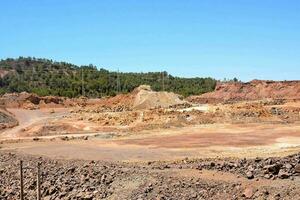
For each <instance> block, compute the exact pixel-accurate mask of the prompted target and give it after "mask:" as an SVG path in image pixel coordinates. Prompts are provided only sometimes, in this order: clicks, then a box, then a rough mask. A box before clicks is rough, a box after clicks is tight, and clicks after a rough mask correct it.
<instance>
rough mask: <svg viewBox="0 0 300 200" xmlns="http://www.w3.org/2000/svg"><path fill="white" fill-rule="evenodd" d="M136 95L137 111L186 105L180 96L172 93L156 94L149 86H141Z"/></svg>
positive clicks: (135, 106) (135, 104) (134, 104)
mask: <svg viewBox="0 0 300 200" xmlns="http://www.w3.org/2000/svg"><path fill="white" fill-rule="evenodd" d="M133 94H134V95H135V98H134V102H133V108H134V109H137V110H141V109H151V108H157V107H161V108H167V107H170V106H173V105H179V104H183V103H185V102H184V101H183V100H181V99H180V97H179V95H177V94H175V93H172V92H154V91H152V90H151V88H150V86H148V85H141V86H139V87H138V88H136V89H135V90H134V91H133Z"/></svg>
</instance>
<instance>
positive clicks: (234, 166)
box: [0, 150, 300, 200]
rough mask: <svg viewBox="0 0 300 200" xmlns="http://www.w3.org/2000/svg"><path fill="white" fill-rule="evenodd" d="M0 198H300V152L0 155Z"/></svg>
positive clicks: (3, 152)
mask: <svg viewBox="0 0 300 200" xmlns="http://www.w3.org/2000/svg"><path fill="white" fill-rule="evenodd" d="M0 155H1V156H0V177H1V178H0V199H18V197H19V189H20V188H19V187H20V182H19V162H20V160H23V163H24V164H23V165H24V184H25V197H26V198H25V199H34V198H35V195H36V194H35V191H36V166H37V164H38V163H41V172H42V178H41V179H42V180H41V182H42V199H48V200H52V199H300V153H299V154H295V155H291V156H288V157H284V158H266V159H261V158H256V159H249V160H247V159H239V160H237V159H225V160H224V159H223V160H218V159H208V160H207V159H206V160H191V159H188V158H186V159H184V160H180V161H173V162H160V161H155V162H147V163H121V162H103V161H80V160H55V159H48V158H45V157H43V158H42V157H34V156H29V155H21V154H16V153H14V152H7V151H3V150H2V151H0Z"/></svg>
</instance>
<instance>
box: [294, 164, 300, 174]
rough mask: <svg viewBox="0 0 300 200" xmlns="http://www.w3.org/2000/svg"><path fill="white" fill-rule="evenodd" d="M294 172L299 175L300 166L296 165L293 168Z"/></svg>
mask: <svg viewBox="0 0 300 200" xmlns="http://www.w3.org/2000/svg"><path fill="white" fill-rule="evenodd" d="M295 172H296V173H300V164H297V165H296V166H295Z"/></svg>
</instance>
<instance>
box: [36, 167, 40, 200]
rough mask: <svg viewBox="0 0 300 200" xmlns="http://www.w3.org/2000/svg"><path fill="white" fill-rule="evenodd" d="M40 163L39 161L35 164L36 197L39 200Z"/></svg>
mask: <svg viewBox="0 0 300 200" xmlns="http://www.w3.org/2000/svg"><path fill="white" fill-rule="evenodd" d="M40 165H41V163H40V162H38V164H37V175H36V195H37V196H36V199H37V200H41V180H40Z"/></svg>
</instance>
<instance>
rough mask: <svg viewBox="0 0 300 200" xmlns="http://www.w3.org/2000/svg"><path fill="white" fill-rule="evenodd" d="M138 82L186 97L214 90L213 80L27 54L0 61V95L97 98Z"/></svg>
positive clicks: (128, 89)
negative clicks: (127, 70) (119, 69)
mask: <svg viewBox="0 0 300 200" xmlns="http://www.w3.org/2000/svg"><path fill="white" fill-rule="evenodd" d="M141 84H147V85H150V86H151V87H152V89H154V90H166V91H172V92H175V93H178V94H181V95H183V96H189V95H197V94H202V93H205V92H210V91H212V90H214V88H215V85H216V80H214V79H212V78H180V77H174V76H172V75H169V74H168V73H167V72H148V73H122V72H120V73H118V72H112V71H108V70H105V69H103V68H100V69H98V68H97V67H96V66H93V65H88V66H76V65H73V64H70V63H65V62H54V61H52V60H48V59H36V58H30V57H29V58H24V57H19V58H18V59H6V60H1V61H0V86H1V88H0V93H1V94H4V93H7V92H22V91H27V92H33V93H36V94H38V95H41V96H45V95H57V96H67V97H78V96H81V95H83V96H88V97H100V96H108V95H116V94H117V93H127V92H130V91H132V90H133V89H134V88H135V87H137V86H139V85H141Z"/></svg>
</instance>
